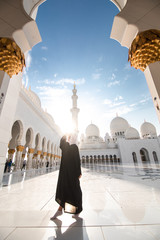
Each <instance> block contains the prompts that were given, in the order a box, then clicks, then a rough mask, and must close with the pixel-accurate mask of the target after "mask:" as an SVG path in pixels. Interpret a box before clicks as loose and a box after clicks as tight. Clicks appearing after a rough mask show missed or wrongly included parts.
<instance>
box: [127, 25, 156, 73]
mask: <svg viewBox="0 0 160 240" xmlns="http://www.w3.org/2000/svg"><path fill="white" fill-rule="evenodd" d="M128 61H130V64H131V66H133V67H134V68H136V69H140V70H142V71H144V70H145V69H146V67H147V66H148V65H149V64H150V63H154V62H157V61H160V31H159V30H155V29H150V30H147V31H144V32H140V33H139V34H137V36H136V38H135V39H134V40H133V42H132V44H131V48H130V49H129V54H128Z"/></svg>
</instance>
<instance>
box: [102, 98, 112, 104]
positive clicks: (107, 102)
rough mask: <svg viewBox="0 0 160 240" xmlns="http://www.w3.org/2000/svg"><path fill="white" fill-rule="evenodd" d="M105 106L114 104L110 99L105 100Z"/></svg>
mask: <svg viewBox="0 0 160 240" xmlns="http://www.w3.org/2000/svg"><path fill="white" fill-rule="evenodd" d="M103 104H106V105H110V104H112V101H111V100H110V99H105V100H104V101H103Z"/></svg>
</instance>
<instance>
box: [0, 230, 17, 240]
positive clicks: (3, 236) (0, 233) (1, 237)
mask: <svg viewBox="0 0 160 240" xmlns="http://www.w3.org/2000/svg"><path fill="white" fill-rule="evenodd" d="M14 230H15V228H2V227H1V228H0V240H4V239H6V237H7V236H9V235H10V234H11V233H12V232H13V231H14Z"/></svg>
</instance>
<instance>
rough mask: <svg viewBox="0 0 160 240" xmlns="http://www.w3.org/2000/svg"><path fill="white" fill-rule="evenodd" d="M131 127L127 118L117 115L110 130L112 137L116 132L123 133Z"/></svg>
mask: <svg viewBox="0 0 160 240" xmlns="http://www.w3.org/2000/svg"><path fill="white" fill-rule="evenodd" d="M128 128H129V124H128V122H127V120H125V119H124V118H122V117H115V118H114V119H113V120H112V121H111V124H110V130H111V135H112V137H113V136H115V135H116V133H123V134H124V132H125V131H126V130H127V129H128Z"/></svg>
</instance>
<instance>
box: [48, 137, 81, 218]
mask: <svg viewBox="0 0 160 240" xmlns="http://www.w3.org/2000/svg"><path fill="white" fill-rule="evenodd" d="M60 148H61V150H62V158H61V165H60V171H59V177H58V183H57V190H56V197H55V200H56V202H57V203H58V204H59V208H58V210H57V212H56V213H55V215H54V216H53V217H52V218H51V220H53V219H55V218H56V217H57V216H60V215H62V209H64V211H65V212H68V213H72V214H79V213H80V212H81V211H82V191H81V188H80V182H79V178H80V177H81V166H80V156H79V150H78V147H77V145H76V144H71V145H70V144H69V143H68V142H67V141H66V136H63V137H62V139H61V141H60Z"/></svg>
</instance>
